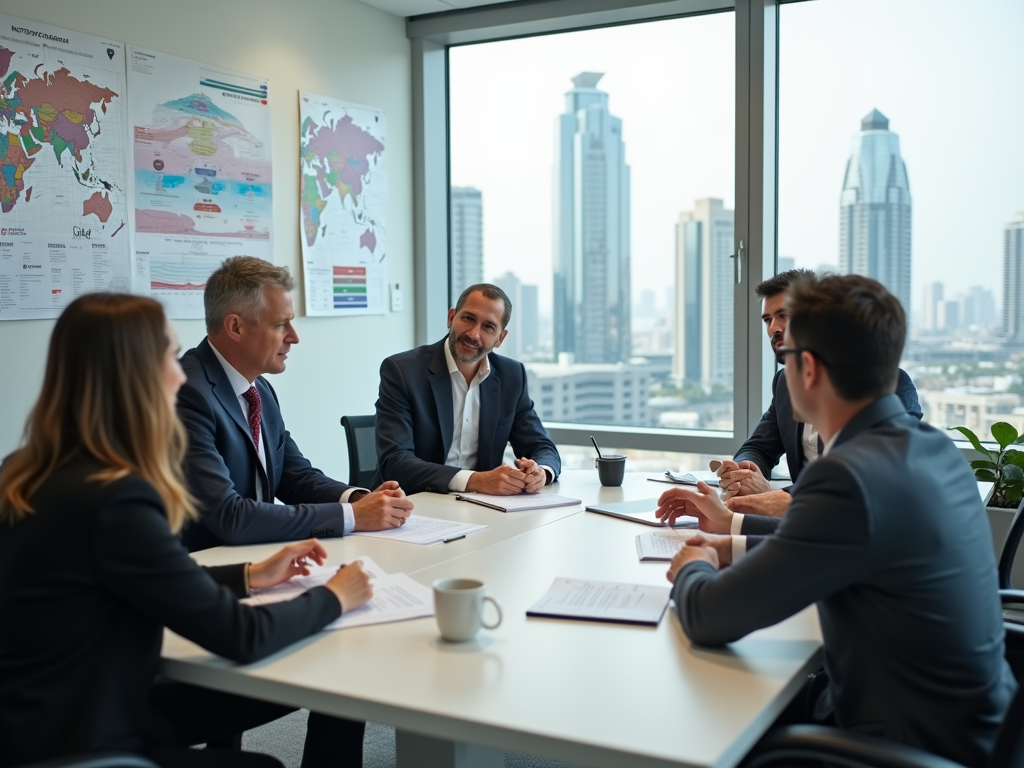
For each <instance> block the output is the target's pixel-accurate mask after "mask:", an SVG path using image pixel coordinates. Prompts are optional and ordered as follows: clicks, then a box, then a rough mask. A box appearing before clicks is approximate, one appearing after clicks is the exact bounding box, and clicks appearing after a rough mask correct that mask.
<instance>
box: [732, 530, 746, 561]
mask: <svg viewBox="0 0 1024 768" xmlns="http://www.w3.org/2000/svg"><path fill="white" fill-rule="evenodd" d="M745 554H747V537H746V536H733V537H732V561H733V563H734V564H735V562H736V561H737V560H739V559H740V558H741V557H743V556H744V555H745Z"/></svg>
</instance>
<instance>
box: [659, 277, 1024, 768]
mask: <svg viewBox="0 0 1024 768" xmlns="http://www.w3.org/2000/svg"><path fill="white" fill-rule="evenodd" d="M785 309H786V312H787V314H788V317H789V320H788V324H787V328H786V332H785V335H784V344H783V345H782V346H780V347H776V351H777V353H778V354H779V355H780V356H782V357H784V358H785V368H784V376H785V378H786V385H787V388H788V392H789V394H790V397H791V401H792V406H793V414H794V418H796V419H797V420H799V421H802V422H804V423H807V424H813V425H814V427H815V428H816V429H817V431H818V432H819V434H820V435H821V439H822V440H823V441H824V447H823V450H822V452H821V456H820V457H819V458H818V459H817V460H816V461H815V462H814V463H812V464H810V465H808V466H806V467H804V469H803V471H802V472H801V474H800V479H799V480H798V481H797V483H796V484H795V485H794V486H793V495H792V503H791V504H790V506H789V510H788V511H787V512H786V515H785V517H783V518H781V519H780V518H773V517H760V518H759V517H756V516H752V515H747V516H745V518H744V516H742V515H737V514H736V513H734V512H733V511H732V510H730V509H729V508H727V507H726V506H725V505H724V504H723V503H722V501H721V500H720V499H719V498H718V494H717V493H716V492H715V490H714V489H713V488H710V487H708V486H707V485H705V484H704V483H700V484H699V485H698V486H697V488H696V489H692V488H673V489H671V490H669V491H667V492H665V493H664V494H663V495H662V497H661V499H660V500H659V516H660V517H661V518H662V519H663V520H665V521H666V522H673V521H674V520H675V518H676V517H678V516H679V515H683V514H688V515H694V516H696V517H697V518H698V520H699V524H700V528H701V530H702V531H708V532H711V533H714V532H717V533H723V534H727V533H729V531H730V530H733V522H734V519H735V518H736V517H740V518H744V519H742V521H741V530H742V532H743V533H744V534H756V533H759V532H760V533H771V534H772V535H766V536H756V535H750V536H729V535H723V536H714V535H711V533H706V534H698V535H696V536H694V537H692V538H690V539H687V541H686V543H685V545H684V546H683V548H682V549H681V550H680V551H679V553H678V554H677V555H676V556H675V558H674V559H673V560H672V563H671V565H670V567H669V571H668V578H669V580H670V581H671V582H672V584H673V591H672V596H673V598H674V600H675V604H676V610H677V612H678V615H679V619H680V622H681V624H682V627H683V630H684V631H685V632H686V634H687V635H688V636H689V637H690V639H691V640H692V641H694V642H695V643H697V644H700V645H710V646H716V645H724V644H726V643H731V642H733V641H735V640H739V639H740V638H742V637H744V636H745V635H747V634H749V633H750V632H753V631H755V630H758V629H761V628H763V627H766V626H770V625H772V624H775V623H777V622H780V621H782V620H783V619H786V618H788V617H789V616H792V615H794V614H796V613H797V612H799V611H801V610H803V609H804V608H806V607H807V606H809V605H811V604H812V603H813V604H816V606H817V609H818V617H819V620H820V622H821V632H822V639H823V645H824V663H825V669H826V672H827V673H828V678H829V685H828V688H827V697H828V698H827V699H826V703H830V705H831V710H832V712H833V714H834V717H835V720H836V722H837V724H838V725H839V726H840V727H842V728H846V729H849V730H852V731H856V732H858V733H862V734H867V735H872V736H880V737H883V738H887V739H890V740H893V741H897V742H900V743H903V744H908V745H910V746H913V747H917V748H919V749H924V750H926V751H928V752H932V753H934V754H936V755H939V756H941V757H945V758H947V759H950V760H954V761H956V762H958V763H960V764H962V765H984V764H986V763H987V762H988V756H989V754H990V753H991V751H992V748H993V745H994V743H995V738H996V733H997V730H998V728H999V724H1000V722H1001V721H1002V719H1003V716H1004V714H1005V712H1006V710H1007V707H1008V706H1009V703H1010V700H1011V698H1012V697H1013V694H1014V692H1015V690H1016V687H1017V684H1016V682H1015V681H1014V679H1013V675H1012V673H1011V671H1010V668H1009V666H1008V665H1007V663H1006V661H1005V659H1004V657H1003V655H1004V630H1003V621H1002V614H1001V612H1000V605H999V596H998V590H997V580H996V566H995V556H994V555H993V552H992V542H991V534H990V532H989V526H988V521H987V518H986V515H985V508H984V506H983V505H982V503H981V499H980V497H979V496H978V491H977V486H976V484H975V480H974V476H973V474H972V473H971V470H970V468H969V467H968V465H967V462H966V461H964V459H963V457H962V456H961V455H960V452H959V451H958V450H957V448H956V446H955V445H954V444H953V442H952V441H951V440H950V439H949V438H948V437H947V436H946V435H945V434H944V433H943V432H942V431H940V430H938V429H935V428H934V427H932V426H930V425H928V424H924V423H922V422H921V421H920V420H918V419H915V418H914V417H913V416H911V415H909V414H908V413H907V412H906V409H905V407H904V405H903V403H902V402H901V401H900V399H899V398H898V397H896V396H895V394H893V392H894V390H895V385H896V380H897V371H898V367H897V366H898V364H899V359H900V354H901V352H902V350H903V344H904V340H905V337H906V316H905V315H904V312H903V309H902V307H901V306H900V304H899V301H898V300H897V299H896V298H895V297H894V296H893V295H892V294H891V293H889V292H888V291H887V290H885V288H884V287H882V286H881V285H880V284H879V283H878V282H876V281H874V280H871V279H870V278H867V277H862V276H860V275H846V276H843V277H837V276H833V277H826V278H822V279H821V280H814V279H808V278H803V279H798V280H794V281H793V282H792V283H791V284H790V285H789V287H788V288H787V290H786V296H785ZM838 350H842V351H843V354H842V355H838V354H836V352H837V351H838ZM738 539H739V540H744V542H745V546H740V547H736V546H735V543H736V541H737V540H738ZM726 566H728V567H726ZM821 703H822V702H821V700H819V704H821Z"/></svg>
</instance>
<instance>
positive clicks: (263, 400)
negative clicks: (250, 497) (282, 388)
mask: <svg viewBox="0 0 1024 768" xmlns="http://www.w3.org/2000/svg"><path fill="white" fill-rule="evenodd" d="M256 389H257V391H258V392H259V393H260V406H261V407H262V409H263V419H262V420H261V421H260V440H262V441H263V457H264V458H265V459H266V461H267V469H266V471H265V472H264V470H263V467H262V466H260V467H259V469H260V475H261V476H262V477H263V478H264V480H265V481H266V485H265V486H264V487H263V500H264V501H273V499H274V491H275V490H276V489H277V480H278V476H279V475H280V474H281V467H279V466H277V465H276V464H274V459H275V458H277V457H276V454H275V453H274V449H275V448H277V444H278V443H279V442H280V437H281V436H280V435H279V434H277V432H276V431H275V430H274V426H276V425H277V423H278V421H279V420H278V419H276V418H267V413H268V411H270V412H274V411H276V410H277V398H276V397H274V393H273V391H272V390H271V389H270V385H269V384H267V382H265V381H264V380H263V377H262V376H261V377H259V378H257V379H256ZM256 462H257V464H259V457H258V456H257V457H256Z"/></svg>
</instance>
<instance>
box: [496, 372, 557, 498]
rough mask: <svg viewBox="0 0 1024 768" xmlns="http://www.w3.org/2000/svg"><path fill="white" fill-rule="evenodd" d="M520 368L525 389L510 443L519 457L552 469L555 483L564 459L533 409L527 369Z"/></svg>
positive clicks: (517, 410)
mask: <svg viewBox="0 0 1024 768" xmlns="http://www.w3.org/2000/svg"><path fill="white" fill-rule="evenodd" d="M519 368H520V370H521V373H522V377H523V378H522V381H523V389H522V392H521V393H520V395H519V400H518V401H517V402H516V416H515V420H514V421H513V423H512V433H511V434H510V435H509V443H510V444H511V445H512V450H513V452H514V453H515V455H516V456H517V457H524V458H528V459H533V460H534V461H535V462H537V463H538V464H543V465H545V466H547V467H551V469H552V470H553V471H554V473H555V476H554V477H553V478H552V482H554V481H555V480H557V479H558V475H559V474H560V473H561V471H562V458H561V457H560V456H559V455H558V449H557V448H556V447H555V444H554V443H553V442H552V440H551V438H550V437H549V436H548V431H547V430H546V429H544V425H543V424H542V423H541V420H540V416H538V415H537V411H536V409H535V408H534V407H533V400H531V399H530V393H529V390H528V387H527V384H526V382H527V376H526V367H525V366H523V364H522V363H520V364H519Z"/></svg>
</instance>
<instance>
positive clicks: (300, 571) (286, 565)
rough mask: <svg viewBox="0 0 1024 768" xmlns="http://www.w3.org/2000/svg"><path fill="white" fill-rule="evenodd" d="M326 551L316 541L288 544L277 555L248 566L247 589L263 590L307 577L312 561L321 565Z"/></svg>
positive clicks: (325, 557)
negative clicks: (293, 577) (293, 579)
mask: <svg viewBox="0 0 1024 768" xmlns="http://www.w3.org/2000/svg"><path fill="white" fill-rule="evenodd" d="M326 559H327V550H326V549H324V545H323V544H321V543H320V542H319V541H317V540H316V539H306V540H305V541H297V542H295V543H294V544H289V545H288V546H287V547H285V548H284V549H282V550H281V551H280V552H278V553H277V554H274V555H271V556H270V557H268V558H267V559H266V560H263V561H261V562H259V563H252V564H251V565H250V566H249V589H265V588H266V587H273V586H275V585H276V584H280V583H282V582H285V581H288V579H290V578H291V577H292V576H308V575H309V565H310V561H311V560H312V561H313V562H314V563H316V564H317V565H323V564H324V561H325V560H326Z"/></svg>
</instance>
